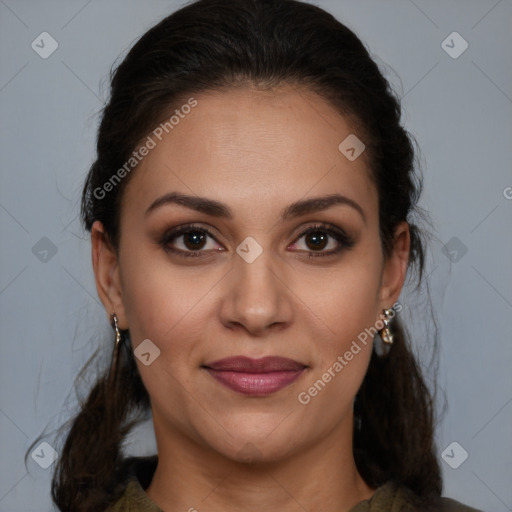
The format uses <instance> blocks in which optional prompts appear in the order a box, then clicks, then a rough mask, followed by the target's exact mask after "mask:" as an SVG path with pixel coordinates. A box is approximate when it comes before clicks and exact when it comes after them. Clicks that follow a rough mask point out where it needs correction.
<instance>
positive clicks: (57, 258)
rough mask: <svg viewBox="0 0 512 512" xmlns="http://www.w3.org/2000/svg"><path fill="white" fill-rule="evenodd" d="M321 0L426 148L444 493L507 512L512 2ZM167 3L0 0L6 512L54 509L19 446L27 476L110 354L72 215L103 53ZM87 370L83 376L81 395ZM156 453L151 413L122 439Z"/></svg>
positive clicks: (103, 91) (511, 495)
mask: <svg viewBox="0 0 512 512" xmlns="http://www.w3.org/2000/svg"><path fill="white" fill-rule="evenodd" d="M316 4H317V5H319V6H321V7H323V8H325V9H327V10H329V11H330V12H332V13H333V14H334V15H335V16H336V17H337V18H338V19H340V20H341V21H342V22H344V23H346V24H347V25H348V26H349V27H350V28H352V29H353V30H354V31H355V32H356V33H357V34H358V35H359V36H360V37H361V38H362V40H363V41H364V42H365V43H366V44H367V46H368V47H369V49H370V50H371V52H372V54H373V56H374V58H375V59H376V60H377V62H379V65H381V66H383V67H385V69H383V70H384V72H385V73H386V75H387V76H388V78H389V79H390V81H391V82H392V84H393V85H394V87H395V88H396V89H397V91H398V93H399V95H400V96H401V97H402V101H403V107H404V118H403V119H404V123H405V124H406V127H407V129H408V130H409V131H410V132H411V133H412V134H413V135H415V137H416V138H417V140H418V142H419V145H420V147H421V149H422V155H421V156H422V165H423V170H424V175H425V193H424V196H423V199H422V203H421V204H422V205H423V206H424V207H425V208H426V209H428V210H429V211H430V213H431V217H432V219H433V221H434V224H435V228H436V231H435V234H436V237H435V238H433V239H432V242H431V245H430V249H431V255H430V257H429V262H428V270H427V274H428V279H427V281H428V284H429V285H430V287H431V290H432V299H433V302H434V307H435V309H436V311H437V315H438V321H439V326H440V331H439V339H440V346H441V350H440V368H439V376H438V381H439V384H440V386H441V388H442V390H444V393H445V396H446V404H447V409H446V413H445V415H444V416H443V417H442V421H441V422H440V424H439V426H438V431H437V439H438V447H439V456H440V460H441V465H442V467H443V472H444V476H445V491H444V494H445V495H447V496H451V497H453V498H455V499H458V500H460V501H463V502H465V503H467V504H470V505H472V506H474V507H478V508H481V509H483V510H485V511H489V512H490V511H492V512H504V511H507V510H512V486H511V485H510V475H511V474H512V435H511V434H512V428H511V425H512V403H511V402H512V378H511V372H510V368H511V367H512V344H511V343H510V342H511V334H510V333H511V331H512V329H511V327H512V325H511V318H512V315H511V312H512V311H511V310H512V286H511V284H512V271H511V261H512V259H511V255H512V237H511V236H510V233H511V229H510V228H511V220H512V200H511V199H510V198H511V197H512V189H511V188H510V187H512V172H511V165H512V164H511V162H512V123H511V117H512V115H511V114H512V89H511V84H512V52H511V51H510V50H511V48H512V32H511V31H510V27H511V26H512V2H511V0H500V1H497V0H479V1H469V0H464V1H463V0H457V1H455V0H452V1H442V2H441V1H426V0H414V1H413V0H402V1H400V0H394V1H385V2H384V1H382V0H372V1H368V0H366V1H354V0H353V1H334V0H331V1H327V0H326V1H318V2H316ZM179 5H180V3H178V2H175V1H155V0H152V1H144V2H143V1H134V0H131V1H127V0H123V1H120V0H119V1H112V0H107V1H105V0H102V1H99V0H90V1H86V0H85V1H84V0H82V1H67V2H63V1H23V0H19V1H15V0H0V70H1V78H0V120H1V121H0V123H1V137H0V155H1V169H2V170H1V193H0V228H1V240H2V243H1V254H0V257H1V275H0V308H1V313H0V314H1V318H0V329H1V349H0V350H1V352H0V368H1V374H0V443H1V457H0V511H9V512H14V511H29V510H34V511H35V510H37V511H39V512H40V511H42V510H53V509H52V505H51V501H50V495H49V485H50V477H51V470H52V468H53V466H50V467H49V468H48V469H43V468H41V467H40V466H39V465H38V464H36V463H35V462H34V461H33V460H32V459H31V458H29V460H28V469H29V472H27V470H26V468H25V465H24V461H23V457H24V455H25V452H26V450H27V449H28V447H29V446H30V444H31V443H32V442H34V441H35V440H36V439H37V437H38V436H39V435H41V434H42V433H43V431H45V429H46V431H47V432H48V435H47V436H46V437H43V439H45V440H47V441H48V442H49V443H50V444H52V443H53V438H52V437H51V436H50V433H51V432H52V430H53V429H55V428H56V427H58V426H59V425H60V424H61V423H62V422H63V421H65V420H66V419H67V418H68V416H69V415H70V414H71V413H72V412H73V408H74V407H75V405H76V400H77V396H76V394H75V392H74V390H73V381H74V378H75V376H76V375H77V373H78V371H79V370H80V369H81V368H82V366H83V365H84V363H85V362H86V361H87V359H88V358H89V357H90V355H91V354H92V352H93V351H94V349H96V348H97V347H98V346H101V347H103V348H104V351H103V353H104V355H103V356H102V357H101V358H100V359H99V360H98V363H97V364H98V365H99V366H100V367H101V366H102V365H104V364H107V362H108V358H109V356H110V350H111V346H110V344H109V343H111V335H112V333H111V329H110V326H109V325H108V322H107V319H106V316H105V313H104V310H103V308H102V306H101V304H100V302H99V300H98V298H97V295H96V290H95V286H94V280H93V274H92V267H91V263H90V242H89V237H88V236H86V235H85V234H84V233H83V231H82V229H81V227H80V224H79V222H78V217H77V215H78V204H79V197H80V192H81V187H82V183H83V180H84V177H85V174H86V172H87V170H88V167H89V165H90V164H91V163H92V161H93V158H94V142H95V136H96V133H95V131H96V128H97V122H98V116H97V113H98V112H99V110H100V108H101V107H102V105H103V101H104V99H105V98H106V96H107V93H108V88H107V85H108V72H109V70H110V66H111V64H112V63H113V62H114V61H115V60H116V58H118V56H120V55H124V52H126V50H127V49H128V48H129V47H130V46H131V45H132V44H133V42H134V41H135V40H136V39H137V38H138V37H139V36H140V35H142V33H143V32H144V31H145V30H147V29H148V28H149V27H150V26H152V25H153V24H154V23H155V22H157V21H159V20H160V19H161V18H162V17H164V16H165V15H167V14H169V13H170V12H172V11H173V10H175V9H176V8H177V7H178V6H179ZM44 31H46V32H49V33H50V34H51V36H52V37H53V38H54V39H55V40H56V41H57V42H58V45H59V46H58V49H57V50H56V51H55V52H54V53H53V54H52V55H51V56H50V57H48V58H47V59H43V58H41V57H40V56H39V55H38V54H37V53H36V52H35V51H34V50H33V49H32V48H31V43H32V41H34V40H35V39H36V38H37V36H39V34H40V33H41V32H44ZM453 31H457V32H458V33H459V34H460V35H461V36H462V37H463V38H464V39H465V40H466V41H467V43H468V44H469V46H468V48H467V50H466V51H465V52H464V53H462V54H461V55H460V56H459V57H458V58H452V57H451V56H450V55H448V53H447V52H446V51H445V50H444V49H443V47H442V46H441V43H442V41H443V40H445V38H446V37H447V36H448V35H449V34H451V33H452V32H453ZM448 44H450V45H451V46H454V49H453V51H455V50H458V49H459V48H461V46H460V42H457V41H455V42H454V43H453V44H452V43H451V42H450V43H448ZM47 48H48V46H47ZM43 237H46V238H47V239H49V240H50V241H51V244H50V243H49V242H48V240H46V239H44V240H43V241H40V240H41V239H42V238H43ZM36 244H38V245H36ZM444 244H448V246H447V249H445V250H444V251H443V246H444ZM34 246H35V249H33V248H34ZM45 249H46V250H49V252H48V253H44V250H45ZM52 249H53V252H55V251H56V253H55V254H53V253H52ZM466 249H467V252H465V251H466ZM448 250H449V251H450V252H448ZM402 302H404V303H405V304H407V306H410V307H408V308H407V309H408V311H409V313H410V314H411V315H412V316H414V318H415V319H416V320H415V324H413V325H411V329H412V330H413V331H415V332H418V333H421V332H423V331H424V329H426V328H428V327H429V320H428V315H427V312H426V311H425V306H424V305H423V304H422V303H421V300H414V299H413V297H412V296H411V298H410V299H409V297H408V294H407V293H406V292H405V293H404V296H403V298H402ZM418 319H419V320H423V322H420V321H418ZM419 338H421V336H420V337H419ZM419 338H418V339H419ZM417 349H418V351H419V352H425V348H424V346H422V345H421V344H419V345H418V346H417ZM427 352H428V351H427ZM427 363H428V360H427ZM93 380H94V371H92V372H90V373H89V375H88V377H87V378H85V379H84V380H83V381H81V387H80V389H82V395H79V396H83V395H85V393H86V391H87V389H88V386H89V385H90V384H91V383H92V382H93ZM442 404H443V402H442V400H441V401H440V405H442ZM454 441H455V442H457V443H458V445H456V446H455V448H454V449H453V451H451V450H452V448H453V446H452V448H450V449H449V450H448V455H449V457H448V458H447V459H446V460H447V461H448V460H449V461H450V462H451V464H452V465H456V463H458V462H460V461H461V460H462V459H461V457H462V455H463V452H462V449H464V450H465V451H466V452H467V453H468V454H469V456H468V458H467V460H465V461H464V462H463V463H462V464H460V466H459V467H458V468H457V469H453V468H452V467H450V465H449V464H448V463H447V462H446V461H445V460H444V459H443V458H441V453H442V452H443V450H444V449H445V448H446V447H448V446H449V445H450V443H452V442H454ZM459 445H460V447H459ZM155 450H156V448H155V444H154V437H153V434H152V430H151V424H150V423H149V422H147V423H146V425H144V426H143V427H142V428H140V429H138V430H137V431H136V432H134V435H133V436H131V438H130V440H129V442H128V445H127V451H129V452H131V453H133V454H145V453H154V452H155Z"/></svg>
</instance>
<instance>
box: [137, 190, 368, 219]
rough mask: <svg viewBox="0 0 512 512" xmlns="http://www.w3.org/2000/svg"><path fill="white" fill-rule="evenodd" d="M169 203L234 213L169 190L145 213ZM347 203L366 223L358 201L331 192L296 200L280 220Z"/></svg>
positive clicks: (215, 213)
mask: <svg viewBox="0 0 512 512" xmlns="http://www.w3.org/2000/svg"><path fill="white" fill-rule="evenodd" d="M168 204H178V205H181V206H185V207H186V208H190V209H191V210H195V211H198V212H201V213H204V214H206V215H210V216H212V217H219V218H225V219H232V218H233V214H232V212H231V210H230V208H229V207H228V206H227V205H225V204H224V203H221V202H219V201H216V200H214V199H208V198H206V197H199V196H190V195H186V194H182V193H179V192H169V193H167V194H164V195H163V196H161V197H159V198H158V199H156V200H155V201H153V203H151V205H150V206H149V208H148V209H147V210H146V213H145V214H144V215H145V216H146V217H147V216H148V215H149V214H150V213H151V212H153V211H155V210H156V209H158V208H161V207H162V206H164V205H168ZM338 204H341V205H346V206H350V207H352V208H353V209H354V210H356V211H357V212H358V213H359V214H360V215H361V217H362V218H363V220H364V222H365V223H366V215H365V213H364V210H363V209H362V208H361V206H360V205H359V204H358V203H356V202H355V201H354V200H353V199H350V198H349V197H346V196H343V195H341V194H330V195H326V196H320V197H313V198H311V199H303V200H300V201H296V202H294V203H291V204H290V205H288V206H287V207H286V208H284V210H282V211H281V214H280V220H288V219H292V218H295V217H300V216H301V215H306V214H308V213H315V212H319V211H322V210H326V209H327V208H330V207H331V206H334V205H338Z"/></svg>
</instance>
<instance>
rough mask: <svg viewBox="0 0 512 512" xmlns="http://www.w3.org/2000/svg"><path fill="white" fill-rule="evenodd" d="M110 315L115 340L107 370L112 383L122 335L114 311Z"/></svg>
mask: <svg viewBox="0 0 512 512" xmlns="http://www.w3.org/2000/svg"><path fill="white" fill-rule="evenodd" d="M111 316H112V321H111V325H112V328H113V329H114V331H115V333H116V340H115V345H114V351H113V353H112V361H111V363H110V372H109V381H110V382H111V383H112V382H113V380H114V378H115V375H116V373H117V361H118V359H119V348H120V347H121V341H122V336H121V331H120V330H119V327H118V325H117V316H116V314H115V312H113V313H112V315H111Z"/></svg>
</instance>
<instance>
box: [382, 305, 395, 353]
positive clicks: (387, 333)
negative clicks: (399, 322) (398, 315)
mask: <svg viewBox="0 0 512 512" xmlns="http://www.w3.org/2000/svg"><path fill="white" fill-rule="evenodd" d="M382 314H383V316H384V318H383V319H382V321H383V322H384V327H383V328H382V329H381V330H380V331H379V336H380V337H381V339H382V341H383V342H384V343H387V344H388V345H392V344H393V340H394V336H393V333H392V332H391V329H390V328H389V324H390V323H391V319H392V318H393V317H394V316H395V312H394V311H393V310H392V309H384V310H383V311H382Z"/></svg>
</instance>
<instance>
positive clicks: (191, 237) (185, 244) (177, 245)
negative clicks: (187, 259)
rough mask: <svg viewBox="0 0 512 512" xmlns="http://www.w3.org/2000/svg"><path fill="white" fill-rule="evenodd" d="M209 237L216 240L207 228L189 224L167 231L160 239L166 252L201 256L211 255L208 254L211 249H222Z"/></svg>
mask: <svg viewBox="0 0 512 512" xmlns="http://www.w3.org/2000/svg"><path fill="white" fill-rule="evenodd" d="M209 239H211V240H213V242H216V240H215V237H214V236H213V235H212V234H211V233H210V232H209V231H208V230H207V229H205V228H199V227H195V226H191V225H188V226H181V227H179V228H176V229H173V230H171V231H169V232H167V233H166V234H165V235H164V236H163V238H162V239H161V240H160V245H161V246H162V247H163V249H164V250H165V251H166V252H169V253H173V254H177V255H178V256H196V257H197V256H199V257H201V256H208V255H211V254H208V253H211V251H215V250H217V251H219V250H221V246H219V245H218V244H215V243H213V242H211V241H209ZM208 244H210V246H209V247H208Z"/></svg>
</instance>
